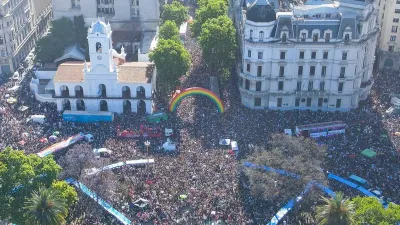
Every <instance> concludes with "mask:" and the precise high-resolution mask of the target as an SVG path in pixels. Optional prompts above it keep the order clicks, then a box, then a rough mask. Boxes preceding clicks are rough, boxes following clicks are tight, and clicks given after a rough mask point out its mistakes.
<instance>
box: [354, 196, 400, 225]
mask: <svg viewBox="0 0 400 225" xmlns="http://www.w3.org/2000/svg"><path fill="white" fill-rule="evenodd" d="M351 202H352V203H353V204H354V208H355V215H354V225H363V224H377V225H389V224H396V223H398V222H399V221H400V206H399V205H396V204H393V203H390V204H389V206H388V208H387V209H385V208H383V205H382V204H381V203H380V202H379V201H378V199H377V198H374V197H355V198H353V199H352V200H351Z"/></svg>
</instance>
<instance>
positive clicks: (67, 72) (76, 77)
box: [54, 62, 85, 83]
mask: <svg viewBox="0 0 400 225" xmlns="http://www.w3.org/2000/svg"><path fill="white" fill-rule="evenodd" d="M83 67H84V62H65V63H62V64H60V65H59V66H58V68H57V72H56V75H55V76H54V82H56V83H60V82H82V81H83V80H84V78H85V76H84V74H83Z"/></svg>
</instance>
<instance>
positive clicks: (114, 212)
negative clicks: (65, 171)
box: [65, 178, 132, 225]
mask: <svg viewBox="0 0 400 225" xmlns="http://www.w3.org/2000/svg"><path fill="white" fill-rule="evenodd" d="M65 181H66V182H67V183H69V184H72V185H74V186H75V187H77V188H79V189H80V190H81V191H82V192H83V193H85V194H86V195H87V196H89V197H90V198H92V199H93V200H95V201H96V202H97V203H98V204H99V205H100V206H101V207H103V208H104V209H105V210H106V211H107V212H109V213H110V214H111V215H113V216H114V217H115V218H117V219H118V220H119V221H120V222H121V223H122V224H124V225H130V224H131V223H132V222H131V221H130V220H129V219H128V218H126V217H125V216H124V215H123V214H122V213H120V212H119V211H117V210H116V209H114V208H113V207H112V206H111V205H110V204H108V203H107V202H105V201H104V200H103V199H101V198H100V197H98V196H97V194H96V193H94V192H92V191H91V190H90V189H89V188H87V187H86V186H85V185H84V184H82V183H80V182H78V181H76V180H74V179H72V178H68V179H66V180H65Z"/></svg>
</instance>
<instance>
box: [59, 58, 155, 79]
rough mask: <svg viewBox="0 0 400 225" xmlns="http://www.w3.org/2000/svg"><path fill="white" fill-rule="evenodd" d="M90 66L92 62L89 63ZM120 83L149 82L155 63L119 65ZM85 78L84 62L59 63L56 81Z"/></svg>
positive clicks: (118, 76) (118, 77)
mask: <svg viewBox="0 0 400 225" xmlns="http://www.w3.org/2000/svg"><path fill="white" fill-rule="evenodd" d="M87 64H88V66H89V65H90V63H89V62H88V63H87ZM117 68H118V75H117V80H118V81H117V82H118V83H149V82H150V81H151V78H152V75H153V70H154V64H153V63H150V62H129V63H124V64H122V65H119V66H118V67H117ZM84 80H85V74H84V62H65V63H62V64H60V65H59V67H58V69H57V72H56V75H55V76H54V82H56V83H62V82H82V81H84Z"/></svg>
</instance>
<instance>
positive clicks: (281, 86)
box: [244, 80, 344, 92]
mask: <svg viewBox="0 0 400 225" xmlns="http://www.w3.org/2000/svg"><path fill="white" fill-rule="evenodd" d="M284 84H285V83H284V81H279V82H278V91H283V89H284ZM261 86H262V82H261V81H256V91H261ZM343 87H344V82H339V85H338V90H337V91H338V92H342V91H343ZM244 88H245V89H246V90H250V81H249V80H246V81H245V85H244ZM304 89H305V87H303V82H302V81H297V86H296V91H302V90H303V91H304ZM313 90H314V81H312V80H310V81H308V87H307V91H313ZM318 91H325V82H324V81H321V82H320V83H319V90H318Z"/></svg>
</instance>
